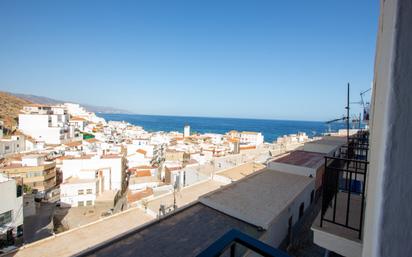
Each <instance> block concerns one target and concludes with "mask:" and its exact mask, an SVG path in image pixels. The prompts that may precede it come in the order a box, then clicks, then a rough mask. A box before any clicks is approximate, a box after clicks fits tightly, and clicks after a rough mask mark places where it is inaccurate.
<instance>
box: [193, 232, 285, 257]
mask: <svg viewBox="0 0 412 257" xmlns="http://www.w3.org/2000/svg"><path fill="white" fill-rule="evenodd" d="M237 244H240V245H242V246H244V247H246V248H247V249H249V250H251V251H254V252H256V253H258V254H260V255H262V256H266V257H289V255H287V254H286V253H284V252H282V251H281V250H278V249H276V248H273V247H271V246H269V245H267V244H265V243H263V242H261V241H259V240H257V239H255V238H253V237H251V236H248V235H246V234H244V233H242V232H240V231H239V230H236V229H232V230H230V231H229V232H227V233H226V234H224V235H223V236H222V237H221V238H219V239H218V240H216V241H215V242H214V243H213V244H211V245H210V246H209V247H208V248H206V249H205V250H204V251H203V252H201V253H200V254H198V255H197V257H217V256H221V255H222V254H224V253H225V252H226V250H228V248H230V250H229V251H230V252H229V253H230V256H231V257H234V256H236V245H237ZM242 255H243V254H242Z"/></svg>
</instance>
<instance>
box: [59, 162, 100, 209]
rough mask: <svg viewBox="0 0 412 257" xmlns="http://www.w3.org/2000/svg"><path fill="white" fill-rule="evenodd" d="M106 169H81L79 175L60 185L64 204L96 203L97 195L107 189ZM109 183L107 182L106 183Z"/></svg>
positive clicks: (85, 204) (90, 204) (79, 205)
mask: <svg viewBox="0 0 412 257" xmlns="http://www.w3.org/2000/svg"><path fill="white" fill-rule="evenodd" d="M103 174H104V170H81V171H80V172H78V173H77V176H73V177H70V178H68V179H66V180H65V181H64V182H63V183H62V184H61V185H60V201H61V204H62V206H71V207H81V206H92V205H94V204H95V201H96V197H97V196H98V195H99V194H101V193H102V192H104V191H105V186H108V185H105V183H104V175H103ZM106 184H107V183H106Z"/></svg>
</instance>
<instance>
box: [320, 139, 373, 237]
mask: <svg viewBox="0 0 412 257" xmlns="http://www.w3.org/2000/svg"><path fill="white" fill-rule="evenodd" d="M367 146H368V141H367V135H364V134H358V135H357V136H356V137H351V138H350V140H349V144H348V145H346V146H343V147H342V148H341V151H340V155H339V156H337V157H329V156H327V157H325V174H324V177H323V195H322V211H321V220H320V226H321V227H322V226H323V224H324V222H329V223H333V224H335V225H338V226H342V227H345V228H348V229H351V230H354V231H356V232H358V237H359V239H361V237H362V228H363V217H364V208H365V185H366V178H367V177H366V175H367V169H368V164H369V162H368V161H367V159H368V147H367Z"/></svg>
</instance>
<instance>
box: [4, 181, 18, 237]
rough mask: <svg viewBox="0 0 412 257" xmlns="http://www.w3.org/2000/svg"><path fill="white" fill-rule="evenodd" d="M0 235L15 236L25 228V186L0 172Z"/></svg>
mask: <svg viewBox="0 0 412 257" xmlns="http://www.w3.org/2000/svg"><path fill="white" fill-rule="evenodd" d="M0 202H1V204H0V235H1V238H6V237H7V234H8V233H9V232H10V231H11V232H12V235H13V237H15V236H16V235H17V233H18V232H22V231H23V230H22V229H23V188H22V187H21V186H17V184H16V181H15V180H14V179H9V178H7V177H6V176H4V175H3V174H0Z"/></svg>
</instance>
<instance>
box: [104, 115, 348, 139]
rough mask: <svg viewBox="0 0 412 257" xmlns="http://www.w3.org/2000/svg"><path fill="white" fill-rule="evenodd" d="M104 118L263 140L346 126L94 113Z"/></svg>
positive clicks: (151, 129)
mask: <svg viewBox="0 0 412 257" xmlns="http://www.w3.org/2000/svg"><path fill="white" fill-rule="evenodd" d="M97 115H98V116H99V117H102V118H104V119H105V120H106V121H126V122H128V123H130V124H132V125H136V126H142V127H143V129H144V130H146V131H149V132H155V131H165V132H169V131H179V132H183V127H184V126H185V125H190V129H191V132H195V133H201V134H204V133H218V134H225V133H226V132H228V131H230V130H238V131H256V132H261V133H262V134H263V135H264V139H265V142H269V143H272V142H273V141H275V140H276V139H277V138H278V137H280V136H283V135H289V134H296V133H298V132H305V133H306V134H307V135H308V136H309V137H313V136H319V135H322V133H325V132H329V131H337V130H339V129H343V128H346V123H343V122H337V123H332V124H330V126H329V125H328V124H325V122H321V121H298V120H265V119H240V118H209V117H185V116H162V115H141V114H106V113H98V114H97Z"/></svg>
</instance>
